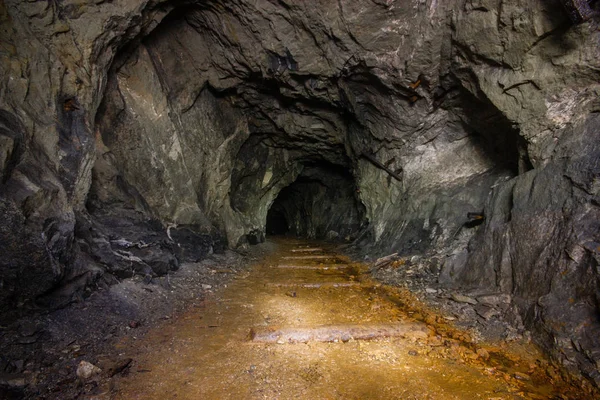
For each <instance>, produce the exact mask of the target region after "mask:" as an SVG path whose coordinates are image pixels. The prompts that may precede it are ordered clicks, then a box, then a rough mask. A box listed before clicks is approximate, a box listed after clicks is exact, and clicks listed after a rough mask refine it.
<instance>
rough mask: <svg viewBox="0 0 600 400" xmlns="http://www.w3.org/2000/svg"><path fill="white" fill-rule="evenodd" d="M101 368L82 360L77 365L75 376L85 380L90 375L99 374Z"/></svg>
mask: <svg viewBox="0 0 600 400" xmlns="http://www.w3.org/2000/svg"><path fill="white" fill-rule="evenodd" d="M100 372H102V370H101V369H100V368H98V367H96V366H95V365H94V364H92V363H89V362H87V361H82V362H80V363H79V365H78V366H77V372H76V374H77V377H78V378H79V379H83V380H87V379H90V378H91V377H92V376H94V375H97V374H99V373H100Z"/></svg>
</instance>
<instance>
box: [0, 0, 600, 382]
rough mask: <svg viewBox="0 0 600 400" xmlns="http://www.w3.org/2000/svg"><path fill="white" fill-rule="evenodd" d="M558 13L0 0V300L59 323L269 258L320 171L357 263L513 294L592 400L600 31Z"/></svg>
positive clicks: (401, 4)
mask: <svg viewBox="0 0 600 400" xmlns="http://www.w3.org/2000/svg"><path fill="white" fill-rule="evenodd" d="M588 14H589V13H588ZM588 14H586V15H588ZM568 15H569V13H568V12H566V11H565V9H564V8H563V6H562V2H560V1H558V0H556V1H542V0H533V1H531V0H528V1H525V0H453V1H447V2H440V1H437V0H414V1H391V0H388V1H366V0H364V1H362V0H361V1H356V0H352V1H350V0H342V1H339V2H327V1H316V2H299V1H298V2H293V1H277V2H276V1H269V0H258V1H252V2H249V1H245V0H235V1H230V2H221V1H218V0H210V1H202V2H195V1H186V2H176V1H167V0H163V1H160V0H152V1H149V0H115V1H112V2H94V3H90V4H82V3H80V2H74V1H61V2H56V1H39V2H26V3H23V2H20V1H16V0H5V1H4V2H2V3H1V4H0V21H1V28H0V29H1V30H2V34H1V35H0V45H1V48H2V51H0V76H2V78H1V79H0V176H1V177H2V178H1V179H2V181H1V186H0V213H1V215H2V216H3V221H4V223H3V225H2V226H1V227H0V253H2V254H3V257H2V260H1V261H0V285H1V287H2V288H3V290H2V294H1V295H0V296H2V297H1V298H0V302H1V303H2V304H12V305H18V307H7V308H6V309H10V310H11V312H14V313H15V314H18V313H19V312H21V310H23V311H24V310H27V309H29V308H33V307H36V304H35V302H36V301H37V304H38V305H39V304H40V302H41V303H43V304H44V305H49V306H56V305H59V304H65V303H68V302H69V301H71V299H73V298H74V297H77V296H78V294H80V293H81V292H82V290H83V288H85V287H86V286H89V285H91V284H93V283H97V282H100V281H104V282H105V283H107V284H110V282H111V280H112V279H113V278H114V277H115V276H119V277H120V276H126V275H127V274H133V273H138V274H144V275H146V276H148V277H149V278H152V277H153V276H156V275H160V274H164V273H167V272H168V271H170V270H172V269H174V268H177V265H178V263H179V262H181V261H182V260H186V259H198V258H202V257H203V256H205V255H206V254H208V253H210V252H211V251H219V250H220V249H222V248H223V247H224V246H225V244H227V245H229V246H232V247H235V246H240V245H244V244H245V243H246V242H258V241H261V240H262V239H263V238H264V234H265V225H266V220H267V214H268V210H269V208H270V207H271V206H272V204H273V203H274V201H275V199H276V198H277V196H278V194H279V193H280V192H281V190H282V189H283V188H285V187H288V186H289V185H291V184H293V182H294V181H295V180H296V179H297V178H298V177H299V176H301V174H302V173H303V172H302V171H305V170H306V167H307V166H308V165H314V164H315V163H321V164H323V163H326V164H329V165H334V166H336V167H335V168H342V169H344V170H346V171H347V173H348V176H350V177H351V178H352V179H353V180H354V182H353V187H354V191H353V192H352V197H351V196H350V194H349V192H348V193H347V194H345V195H344V199H345V200H344V201H347V202H348V204H350V203H351V202H354V196H355V195H356V194H357V195H358V199H359V201H360V203H362V205H360V204H359V205H357V208H356V209H357V210H358V209H362V207H363V206H364V215H365V218H366V220H367V221H368V227H364V226H363V225H362V224H361V223H358V222H357V223H354V222H353V223H351V224H349V225H351V226H352V228H351V229H348V232H349V234H350V235H351V236H354V235H356V236H357V238H358V239H357V241H356V243H357V244H359V245H361V246H362V248H363V249H367V250H368V251H371V252H374V253H381V254H385V253H388V252H401V253H402V254H416V253H418V254H424V255H426V256H428V257H430V258H432V259H436V260H438V261H439V262H440V263H441V265H442V271H441V274H440V284H443V285H448V286H463V287H465V288H469V289H471V290H472V291H486V292H504V293H510V294H511V295H512V297H513V301H514V303H515V304H516V305H517V306H518V309H519V311H520V313H521V315H522V317H523V319H524V320H525V322H526V325H527V327H528V329H531V330H533V331H534V332H536V333H537V334H538V336H537V337H538V338H539V341H540V343H542V344H544V345H545V346H546V347H547V348H548V349H552V351H554V354H555V355H556V356H557V357H559V358H561V359H563V361H565V362H566V363H570V364H572V365H577V366H578V368H580V369H581V370H583V371H584V372H585V373H586V374H587V375H588V376H590V377H591V378H592V379H594V380H596V382H597V383H598V379H599V374H598V362H599V360H600V350H599V349H600V343H598V339H597V338H598V337H600V335H598V332H599V331H600V330H599V328H600V327H599V326H598V324H599V323H598V321H597V318H596V317H595V316H596V315H597V313H598V307H599V306H598V304H599V300H600V299H599V298H598V289H597V288H598V283H599V282H598V276H599V274H598V272H599V271H598V255H599V253H600V249H599V248H598V243H600V237H598V232H599V230H598V221H599V220H600V219H599V218H598V217H599V215H598V213H599V210H598V208H599V199H598V196H599V192H598V190H599V188H600V186H599V184H598V176H600V165H599V164H598V159H600V158H599V157H598V155H599V154H598V145H597V143H598V135H599V133H598V132H599V129H598V124H599V122H598V112H599V111H600V101H599V100H598V99H599V96H598V94H599V92H600V72H599V71H600V57H599V54H598V49H599V48H600V46H599V44H600V43H599V41H600V33H599V31H598V30H597V25H596V21H594V18H595V17H590V18H589V19H590V21H588V22H586V23H583V24H579V25H574V24H573V23H572V22H571V21H570V20H569V19H568ZM589 15H591V14H589ZM586 18H587V17H586ZM317 192H319V191H318V190H315V191H314V193H317ZM342 192H344V191H342ZM319 193H320V192H319ZM342 209H345V207H342ZM361 212H362V211H361ZM469 212H474V213H478V214H482V215H484V216H485V219H484V222H483V223H482V224H481V225H479V226H473V225H471V224H469V221H468V218H467V214H468V213H469ZM290 217H291V216H290ZM290 219H291V220H295V219H297V218H296V217H293V218H290ZM334 219H335V220H337V221H340V222H337V223H336V224H335V225H336V226H337V227H338V228H339V227H341V225H342V222H341V221H342V219H341V216H340V217H339V218H338V217H336V218H334ZM359 220H360V217H358V214H357V221H359ZM315 227H316V226H315V225H313V226H312V228H315ZM305 228H306V227H305ZM312 228H311V229H312ZM311 229H304V228H302V229H300V228H299V229H298V233H306V234H312V230H311ZM357 229H358V231H357ZM334 230H335V229H334ZM315 232H316V231H315ZM344 235H345V234H344Z"/></svg>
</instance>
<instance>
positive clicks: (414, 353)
mask: <svg viewBox="0 0 600 400" xmlns="http://www.w3.org/2000/svg"><path fill="white" fill-rule="evenodd" d="M408 355H409V356H418V355H419V353H417V352H416V350H409V351H408Z"/></svg>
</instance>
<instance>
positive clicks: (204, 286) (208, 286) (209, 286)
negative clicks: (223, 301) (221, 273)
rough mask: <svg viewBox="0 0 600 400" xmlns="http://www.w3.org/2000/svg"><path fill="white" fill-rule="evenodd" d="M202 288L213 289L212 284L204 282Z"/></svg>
mask: <svg viewBox="0 0 600 400" xmlns="http://www.w3.org/2000/svg"><path fill="white" fill-rule="evenodd" d="M202 289H203V290H209V289H212V285H207V284H202Z"/></svg>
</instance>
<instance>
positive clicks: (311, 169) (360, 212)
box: [267, 162, 366, 240]
mask: <svg viewBox="0 0 600 400" xmlns="http://www.w3.org/2000/svg"><path fill="white" fill-rule="evenodd" d="M364 214H365V211H364V206H363V205H362V203H360V201H359V200H358V198H357V197H356V190H355V184H354V178H353V176H352V175H351V174H350V173H349V172H348V170H346V169H345V168H343V167H340V166H336V165H333V164H330V163H326V162H318V163H310V164H306V165H305V167H304V170H303V171H302V173H301V174H300V176H299V177H298V178H297V179H296V181H295V182H293V183H292V184H291V185H289V186H287V187H285V188H284V189H283V190H281V192H280V193H279V195H278V197H277V198H276V199H275V201H274V202H273V204H272V206H271V207H270V209H269V213H268V214H267V234H268V235H282V234H291V235H295V236H298V237H305V238H311V239H328V240H351V239H353V238H354V237H356V235H357V233H358V232H359V231H360V230H361V228H363V227H364V226H365V225H366V221H365V216H364Z"/></svg>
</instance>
